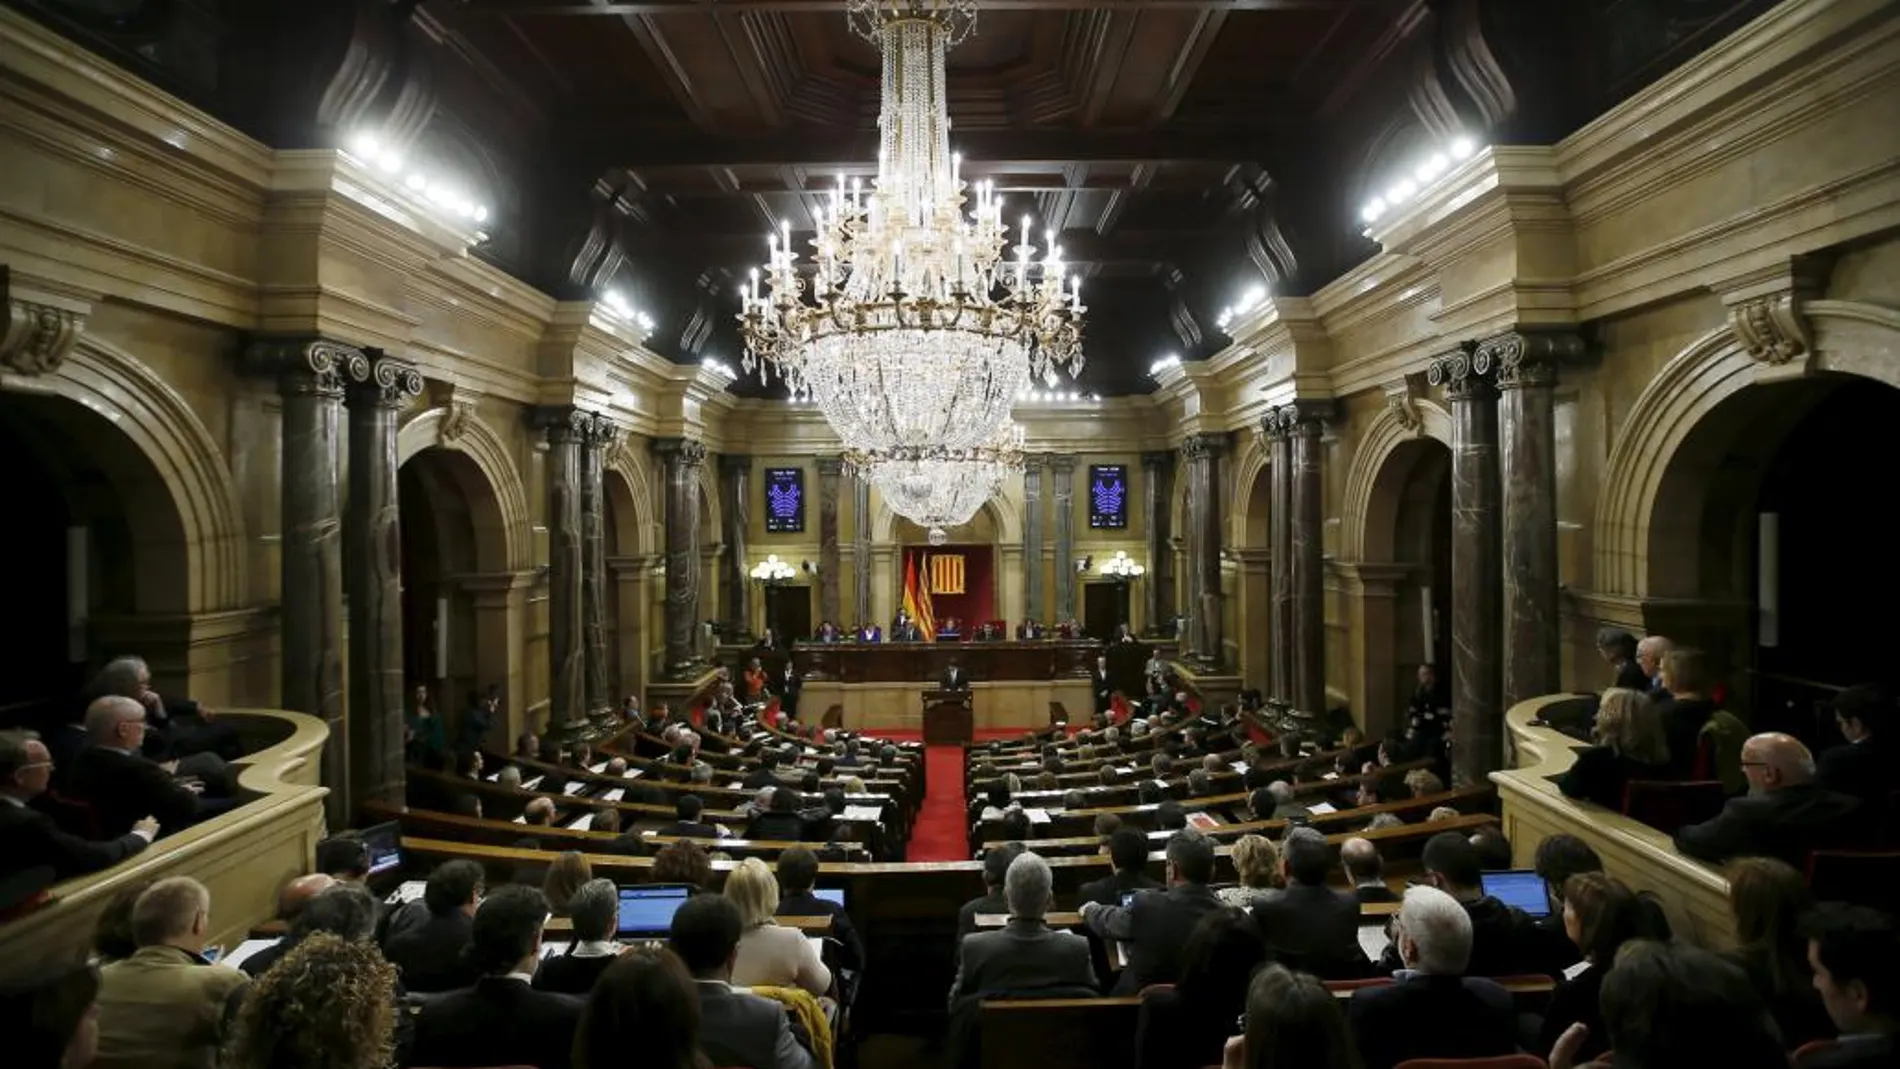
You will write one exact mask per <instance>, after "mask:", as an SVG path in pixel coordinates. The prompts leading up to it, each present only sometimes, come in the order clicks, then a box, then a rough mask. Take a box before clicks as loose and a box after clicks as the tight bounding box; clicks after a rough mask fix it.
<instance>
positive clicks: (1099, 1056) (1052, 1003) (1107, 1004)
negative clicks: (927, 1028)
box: [977, 998, 1141, 1069]
mask: <svg viewBox="0 0 1900 1069" xmlns="http://www.w3.org/2000/svg"><path fill="white" fill-rule="evenodd" d="M1140 1010H1141V1000H1140V999H1135V998H1062V999H1054V998H1038V999H1027V1000H1008V1001H1004V1000H998V999H985V1000H984V1001H983V1004H982V1006H981V1008H980V1010H979V1012H978V1022H977V1035H978V1038H977V1045H978V1048H979V1050H980V1052H981V1057H980V1064H981V1065H982V1069H1047V1067H1048V1066H1052V1065H1086V1066H1089V1067H1090V1069H1134V1067H1135V1025H1136V1022H1137V1020H1138V1015H1139V1013H1140Z"/></svg>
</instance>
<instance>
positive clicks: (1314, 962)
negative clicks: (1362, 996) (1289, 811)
mask: <svg viewBox="0 0 1900 1069" xmlns="http://www.w3.org/2000/svg"><path fill="white" fill-rule="evenodd" d="M1332 867H1333V857H1332V847H1330V846H1328V845H1327V844H1326V836H1324V835H1322V834H1320V833H1319V832H1318V831H1315V830H1314V829H1312V828H1293V829H1291V830H1289V831H1288V832H1287V833H1286V839H1285V840H1284V841H1283V842H1282V843H1281V844H1280V869H1281V872H1282V873H1283V874H1284V875H1285V877H1286V888H1285V890H1282V891H1280V892H1278V893H1276V894H1271V895H1268V896H1266V897H1265V898H1262V899H1260V900H1258V901H1257V902H1256V903H1255V904H1254V907H1253V919H1254V923H1255V924H1258V925H1259V926H1260V934H1261V935H1263V936H1265V937H1266V940H1267V946H1268V948H1269V949H1271V950H1272V952H1273V960H1274V961H1277V962H1279V963H1281V964H1282V965H1285V966H1286V967H1287V968H1289V969H1297V970H1299V971H1300V972H1309V973H1312V974H1313V975H1315V976H1317V977H1319V978H1320V979H1322V980H1356V979H1359V978H1361V977H1363V976H1365V975H1366V974H1367V973H1368V971H1369V970H1370V969H1371V965H1372V963H1371V962H1369V961H1367V960H1366V954H1365V951H1364V950H1362V949H1360V947H1359V900H1358V899H1357V898H1355V897H1354V896H1352V895H1349V894H1346V893H1344V892H1342V891H1335V890H1333V889H1332V888H1330V887H1328V886H1326V874H1327V872H1328V871H1329V870H1331V869H1332Z"/></svg>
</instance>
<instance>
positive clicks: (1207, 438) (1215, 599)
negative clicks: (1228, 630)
mask: <svg viewBox="0 0 1900 1069" xmlns="http://www.w3.org/2000/svg"><path fill="white" fill-rule="evenodd" d="M1226 451H1227V436H1226V435H1225V434H1220V433H1213V432H1209V433H1202V434H1195V435H1191V436H1189V437H1188V439H1187V440H1186V441H1184V442H1182V443H1181V456H1182V457H1184V458H1185V459H1186V460H1187V480H1188V485H1187V505H1188V532H1187V537H1188V544H1189V546H1190V547H1191V549H1190V552H1189V554H1188V559H1189V561H1190V562H1191V563H1192V572H1193V574H1192V575H1190V576H1189V577H1188V584H1189V585H1188V590H1189V598H1188V604H1189V616H1190V617H1191V618H1192V634H1193V646H1194V658H1195V660H1197V661H1199V662H1200V663H1201V664H1203V665H1207V666H1210V667H1213V666H1218V665H1219V664H1220V663H1221V660H1222V657H1221V589H1220V578H1221V576H1220V550H1221V537H1220V534H1221V532H1220V526H1221V524H1220V458H1221V454H1222V453H1224V452H1226Z"/></svg>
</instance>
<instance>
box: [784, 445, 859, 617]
mask: <svg viewBox="0 0 1900 1069" xmlns="http://www.w3.org/2000/svg"><path fill="white" fill-rule="evenodd" d="M851 593H852V604H851V611H852V612H853V613H855V614H857V615H856V618H857V619H859V620H868V619H871V618H872V617H871V484H870V483H867V482H865V481H864V480H863V479H852V480H851ZM820 620H823V617H820ZM831 623H832V624H834V625H836V626H838V627H843V626H844V622H843V621H842V620H832V621H831ZM799 637H800V638H803V637H804V636H803V635H801V636H799Z"/></svg>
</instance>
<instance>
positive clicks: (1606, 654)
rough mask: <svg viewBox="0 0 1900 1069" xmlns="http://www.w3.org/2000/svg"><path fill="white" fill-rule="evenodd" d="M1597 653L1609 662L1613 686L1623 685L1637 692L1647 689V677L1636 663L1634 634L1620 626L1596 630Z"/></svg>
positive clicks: (1641, 667)
mask: <svg viewBox="0 0 1900 1069" xmlns="http://www.w3.org/2000/svg"><path fill="white" fill-rule="evenodd" d="M1597 654H1598V656H1600V657H1602V658H1603V659H1604V660H1605V661H1607V662H1609V665H1610V670H1611V671H1612V672H1614V673H1615V674H1616V675H1615V678H1614V680H1613V681H1612V682H1611V683H1610V685H1611V686H1613V687H1623V688H1625V689H1627V690H1633V691H1635V692H1637V693H1638V694H1641V693H1642V692H1643V691H1646V690H1648V689H1649V677H1648V676H1646V675H1644V674H1643V666H1642V665H1640V664H1637V663H1636V636H1635V635H1632V634H1630V633H1629V632H1628V631H1625V630H1623V629H1622V628H1620V627H1605V628H1601V629H1599V630H1598V631H1597Z"/></svg>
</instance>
